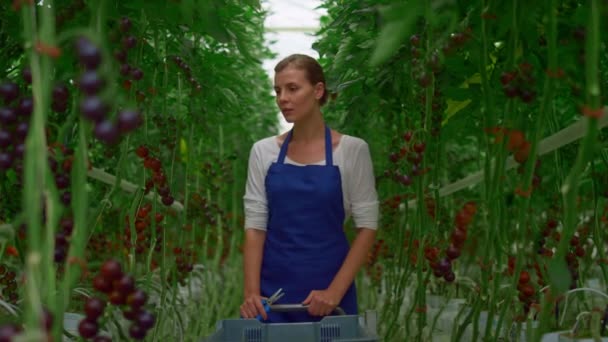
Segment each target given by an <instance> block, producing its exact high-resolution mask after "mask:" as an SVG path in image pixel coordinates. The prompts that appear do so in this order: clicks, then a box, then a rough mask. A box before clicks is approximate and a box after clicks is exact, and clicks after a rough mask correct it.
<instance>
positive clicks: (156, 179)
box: [135, 145, 174, 206]
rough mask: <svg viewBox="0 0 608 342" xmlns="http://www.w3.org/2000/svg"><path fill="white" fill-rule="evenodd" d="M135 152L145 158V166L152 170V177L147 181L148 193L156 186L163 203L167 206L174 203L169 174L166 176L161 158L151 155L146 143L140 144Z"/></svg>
mask: <svg viewBox="0 0 608 342" xmlns="http://www.w3.org/2000/svg"><path fill="white" fill-rule="evenodd" d="M135 153H136V154H137V156H138V157H139V158H141V159H143V161H144V167H145V168H146V169H148V170H150V171H152V178H149V179H148V180H147V181H146V188H145V192H146V193H148V192H150V190H152V188H154V187H156V191H157V192H158V194H159V195H160V196H161V197H162V199H161V200H162V202H163V204H164V205H166V206H170V205H171V204H173V201H174V199H173V196H171V191H170V189H169V186H168V185H167V176H165V172H164V171H163V168H162V163H161V161H160V159H158V158H156V157H152V156H150V150H149V149H148V147H147V146H145V145H140V146H139V147H138V148H137V150H136V151H135Z"/></svg>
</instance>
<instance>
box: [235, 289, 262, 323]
mask: <svg viewBox="0 0 608 342" xmlns="http://www.w3.org/2000/svg"><path fill="white" fill-rule="evenodd" d="M263 299H267V298H265V297H262V296H260V295H259V294H254V295H247V296H245V301H244V302H243V304H241V317H243V318H256V316H257V315H261V316H262V318H263V319H264V320H267V319H268V315H267V314H266V310H264V305H263V304H262V300H263Z"/></svg>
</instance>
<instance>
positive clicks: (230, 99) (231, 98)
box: [222, 88, 238, 105]
mask: <svg viewBox="0 0 608 342" xmlns="http://www.w3.org/2000/svg"><path fill="white" fill-rule="evenodd" d="M222 94H224V97H226V100H228V103H229V104H230V105H235V104H237V103H238V99H237V97H236V95H235V94H234V92H233V91H232V90H230V89H228V88H222Z"/></svg>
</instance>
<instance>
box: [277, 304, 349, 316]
mask: <svg viewBox="0 0 608 342" xmlns="http://www.w3.org/2000/svg"><path fill="white" fill-rule="evenodd" d="M270 310H272V311H274V312H301V311H306V310H308V305H303V304H273V305H270ZM267 312H268V311H267ZM332 313H334V314H336V315H341V316H343V315H346V312H345V311H344V309H342V308H341V307H339V306H336V307H335V308H334V311H333V312H332Z"/></svg>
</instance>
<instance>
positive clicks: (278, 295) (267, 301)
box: [255, 288, 285, 321]
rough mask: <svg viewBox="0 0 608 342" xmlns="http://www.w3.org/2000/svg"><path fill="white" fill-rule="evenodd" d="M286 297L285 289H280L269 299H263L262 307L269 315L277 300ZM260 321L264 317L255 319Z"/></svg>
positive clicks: (259, 316)
mask: <svg viewBox="0 0 608 342" xmlns="http://www.w3.org/2000/svg"><path fill="white" fill-rule="evenodd" d="M284 295H285V292H283V289H282V288H281V289H278V290H277V292H275V293H273V294H272V296H270V297H269V298H268V299H262V305H263V306H264V311H266V312H267V313H268V312H270V306H271V305H272V304H274V303H275V302H276V301H277V300H279V299H281V297H283V296H284ZM255 318H256V319H257V320H258V321H262V320H263V318H262V315H257V316H256V317H255Z"/></svg>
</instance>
